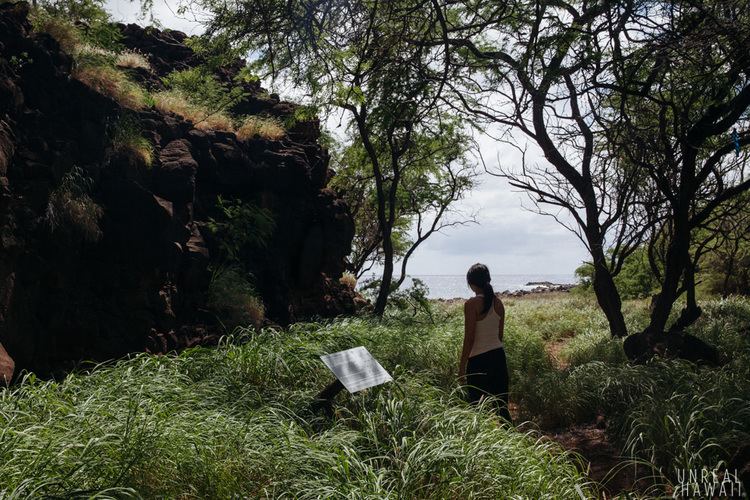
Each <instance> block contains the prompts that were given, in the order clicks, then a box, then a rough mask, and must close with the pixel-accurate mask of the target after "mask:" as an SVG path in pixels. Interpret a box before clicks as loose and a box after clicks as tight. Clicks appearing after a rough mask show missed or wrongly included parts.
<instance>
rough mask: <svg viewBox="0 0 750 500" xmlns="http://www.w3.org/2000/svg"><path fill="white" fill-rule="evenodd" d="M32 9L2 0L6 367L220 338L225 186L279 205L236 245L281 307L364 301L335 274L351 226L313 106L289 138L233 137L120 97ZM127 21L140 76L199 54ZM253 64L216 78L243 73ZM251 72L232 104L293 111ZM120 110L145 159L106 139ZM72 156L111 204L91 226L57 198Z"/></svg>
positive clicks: (277, 310) (324, 309)
mask: <svg viewBox="0 0 750 500" xmlns="http://www.w3.org/2000/svg"><path fill="white" fill-rule="evenodd" d="M27 15H28V6H27V5H26V4H24V3H18V4H9V3H4V4H0V343H2V346H3V348H4V350H0V377H2V376H3V374H4V375H5V376H6V377H7V376H8V373H10V374H11V376H12V373H13V372H14V371H18V370H19V369H32V370H35V371H37V372H40V373H54V372H56V371H58V370H65V369H67V368H69V367H71V366H73V365H74V363H75V362H77V361H79V360H82V359H94V360H99V359H108V358H112V357H116V356H120V355H122V354H125V353H127V352H133V351H142V350H148V351H150V352H168V351H170V350H175V349H182V348H185V347H189V346H192V345H196V344H201V343H209V344H210V343H215V342H216V341H217V339H218V336H219V335H220V334H221V333H222V331H221V329H220V327H219V325H218V322H217V319H216V318H215V317H214V315H213V314H212V313H211V312H210V311H209V308H208V305H207V300H208V299H207V296H208V293H207V292H208V287H209V282H210V279H211V273H210V270H209V266H210V265H212V264H218V263H219V260H220V259H221V258H222V256H221V251H220V245H219V243H218V241H217V240H216V238H215V237H214V236H213V235H212V234H211V232H210V231H208V230H207V228H208V221H209V219H217V220H220V219H221V217H222V212H221V210H220V209H219V207H218V206H217V200H218V199H219V197H222V198H223V199H231V198H234V199H240V200H244V201H247V202H252V203H254V204H255V205H256V206H258V207H261V208H263V209H265V210H267V211H268V213H269V214H270V215H271V217H272V219H273V222H274V224H273V231H272V234H271V235H270V237H269V238H268V241H266V242H265V245H261V246H244V247H242V248H240V255H241V259H242V261H243V264H244V267H245V268H246V270H247V271H248V272H250V273H252V274H253V276H254V281H255V287H256V289H257V291H258V292H259V294H260V295H261V297H262V299H263V302H264V305H265V308H266V311H267V315H268V317H269V319H270V320H271V321H274V322H277V323H279V324H282V325H284V324H287V323H289V322H291V321H295V320H299V319H304V318H308V317H314V316H334V315H338V314H343V313H349V312H353V311H354V303H355V300H356V297H355V293H354V292H353V291H352V290H351V289H350V288H347V287H345V286H343V285H341V284H340V283H339V278H340V277H341V274H342V272H343V271H344V263H345V257H346V255H348V253H349V251H350V246H351V241H352V237H353V234H354V226H353V222H352V219H351V216H350V214H349V210H348V208H347V207H346V205H345V204H344V203H343V201H342V200H341V199H339V198H338V197H337V196H336V195H335V194H334V193H333V192H332V191H331V190H329V189H327V188H326V183H327V180H328V178H329V169H328V161H329V157H328V153H327V151H326V150H325V149H324V148H322V147H321V146H320V145H319V144H317V143H316V142H315V141H316V140H317V139H318V137H319V135H320V131H319V123H318V121H317V120H310V121H304V122H298V123H296V124H294V125H293V126H292V128H291V129H290V131H289V134H288V136H287V137H286V138H284V140H282V141H270V140H264V139H251V140H248V141H238V140H237V138H236V137H235V136H234V134H232V133H227V132H212V131H203V130H197V129H195V128H193V126H192V124H191V123H189V122H187V121H185V120H182V119H181V118H179V117H176V116H174V115H163V114H161V113H160V112H158V111H157V110H155V109H145V110H142V111H139V112H133V111H131V110H126V109H123V108H122V107H120V106H119V105H118V104H117V103H116V102H115V101H114V100H112V99H111V98H109V97H107V96H104V95H101V94H99V93H97V92H96V91H94V90H92V89H90V88H89V87H87V86H86V85H84V84H83V83H81V82H79V81H77V80H76V79H75V78H73V77H72V76H71V65H72V60H71V58H70V57H68V56H67V55H66V54H64V53H63V52H61V51H60V49H59V47H58V46H57V43H56V42H55V41H54V40H53V39H52V38H51V37H49V36H48V35H44V34H34V33H33V32H32V30H31V26H30V24H29V22H28V19H27ZM119 27H120V30H121V31H122V33H123V35H124V43H125V45H126V46H127V47H129V48H131V49H134V50H138V51H140V52H141V53H143V54H144V55H145V56H146V57H147V58H148V60H149V61H150V63H151V65H152V66H153V68H154V72H151V73H149V72H148V71H146V72H141V73H142V74H139V75H138V79H139V80H140V81H142V82H144V83H145V84H146V85H147V86H149V87H151V88H156V89H158V88H159V85H160V83H159V78H160V77H163V76H165V75H166V74H168V73H169V72H171V71H173V70H181V69H186V68H190V67H194V66H195V65H197V64H199V63H200V62H201V61H200V60H199V58H198V56H196V55H195V54H194V53H193V52H192V51H191V50H190V49H189V48H188V47H187V46H186V45H185V44H184V43H183V42H184V40H185V35H184V34H182V33H179V32H175V31H159V30H156V29H144V28H141V27H139V26H136V25H119ZM11 61H13V63H11ZM243 65H244V63H243V62H242V61H238V62H237V63H236V64H233V65H231V66H229V67H226V68H222V69H220V70H219V71H218V72H217V76H218V77H219V78H220V80H221V81H223V82H230V81H233V80H235V77H236V75H237V74H238V72H239V70H240V69H241V68H242V66H243ZM242 85H243V86H244V87H245V90H246V91H247V94H248V97H247V98H246V99H243V100H241V101H240V102H239V103H238V104H237V105H236V109H235V110H234V111H235V112H238V110H240V111H241V112H243V113H262V114H264V115H267V116H276V117H279V118H281V119H286V118H288V117H290V116H292V115H293V114H294V112H295V109H296V105H294V104H292V103H287V102H283V101H280V100H279V99H278V97H277V96H269V95H268V94H267V93H265V91H263V89H261V88H260V86H259V85H258V84H257V83H253V82H247V83H243V84H242ZM126 115H127V116H129V117H131V118H133V117H134V118H135V119H136V120H138V123H139V125H140V128H141V129H142V132H143V136H144V137H145V138H147V139H148V140H149V141H150V142H151V143H152V144H153V146H154V161H153V165H152V166H151V167H148V166H147V165H146V164H145V162H144V161H143V160H142V159H139V157H138V156H137V155H134V154H132V152H131V153H128V152H127V151H122V150H119V149H118V150H113V148H112V146H111V132H112V130H113V129H112V126H113V124H116V123H118V121H119V120H121V119H122V118H123V117H124V116H126ZM74 167H75V168H76V169H77V170H76V171H79V172H81V173H82V174H83V175H84V176H85V177H87V178H90V185H89V186H88V190H87V194H88V196H89V197H90V201H91V203H95V204H96V205H97V206H98V207H100V210H101V218H100V220H99V222H98V224H96V223H94V226H95V227H94V228H91V227H89V226H91V223H90V221H88V219H87V214H86V213H85V211H84V212H72V215H70V219H69V220H68V219H64V218H62V219H61V218H60V217H61V215H60V214H57V213H56V212H55V210H59V207H57V205H55V203H53V201H54V199H55V196H58V195H56V194H55V193H58V192H59V190H60V188H61V183H62V182H63V180H64V179H65V178H66V175H67V174H70V173H71V172H73V168H74ZM74 207H75V206H74ZM89 212H91V210H89ZM55 221H58V222H55ZM60 221H62V222H60ZM87 224H88V226H87ZM78 226H81V227H80V228H79V229H76V227H78ZM87 227H88V229H89V232H88V233H87V232H86V231H84V229H86V228H87ZM94 229H95V230H94ZM87 235H88V236H87ZM5 351H7V354H8V356H7V357H6V356H5ZM14 361H15V369H14V368H13V366H12V365H13V362H14ZM8 367H10V368H8Z"/></svg>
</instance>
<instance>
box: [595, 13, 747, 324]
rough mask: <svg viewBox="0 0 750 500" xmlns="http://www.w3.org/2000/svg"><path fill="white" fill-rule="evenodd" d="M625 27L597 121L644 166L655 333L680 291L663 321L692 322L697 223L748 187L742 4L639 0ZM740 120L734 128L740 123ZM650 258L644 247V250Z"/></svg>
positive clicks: (708, 220)
mask: <svg viewBox="0 0 750 500" xmlns="http://www.w3.org/2000/svg"><path fill="white" fill-rule="evenodd" d="M639 12H640V15H639V16H638V17H637V18H634V20H633V22H632V24H633V27H632V28H631V29H630V31H631V32H633V33H636V32H637V33H638V42H637V43H635V44H632V43H631V44H629V45H630V46H628V44H625V43H624V42H625V40H623V43H622V44H621V45H619V46H616V47H615V48H616V50H615V53H616V55H617V57H616V58H615V61H618V64H617V70H616V71H615V72H614V73H615V74H616V75H617V79H616V80H615V82H614V85H612V86H610V87H609V93H610V95H611V96H612V97H611V99H612V102H613V103H616V105H615V106H614V108H615V109H616V113H613V114H612V115H611V116H610V117H608V120H607V121H606V123H605V124H604V126H603V129H604V130H605V131H607V132H608V133H607V134H606V138H607V140H608V143H609V147H610V148H611V149H612V150H616V151H617V152H618V154H619V155H621V156H622V157H624V158H625V159H626V160H627V162H628V163H632V164H635V165H637V166H639V167H640V168H641V169H642V170H643V171H645V172H647V173H648V182H646V183H643V184H642V185H641V191H643V192H649V193H653V192H656V193H659V194H660V198H661V200H662V203H661V204H659V205H657V206H655V207H654V209H653V210H651V211H650V213H651V214H652V215H656V218H657V220H652V221H651V223H652V224H653V225H654V227H655V228H656V230H654V231H652V243H651V244H650V248H651V249H652V250H653V249H654V248H656V247H657V244H656V243H660V244H661V245H662V247H663V253H662V255H663V256H662V258H661V259H659V260H660V264H661V265H662V266H663V273H660V274H659V278H660V281H661V291H660V293H659V294H658V295H657V296H656V298H655V301H654V307H653V309H652V313H651V319H650V324H649V326H648V328H647V331H649V332H651V333H661V332H663V331H665V329H667V328H666V327H667V321H668V318H669V315H670V312H671V310H672V307H673V304H674V303H675V301H676V300H677V298H678V297H679V296H680V295H681V294H682V293H686V295H687V305H686V307H685V308H684V309H683V311H682V313H681V315H680V317H679V318H678V319H677V321H676V322H675V323H674V324H673V325H672V326H671V327H670V328H669V330H670V331H678V330H681V329H682V328H684V327H685V326H687V325H689V324H690V323H692V322H693V321H695V320H696V319H697V318H698V316H699V315H700V309H699V308H698V306H697V303H696V299H695V272H696V268H697V264H698V261H699V260H700V258H701V256H702V255H703V254H704V253H705V251H706V249H707V246H708V245H709V244H710V243H711V241H713V240H714V237H713V236H712V235H711V234H710V232H709V235H708V237H705V234H706V232H705V231H703V232H702V231H701V229H707V228H709V227H714V228H715V229H719V230H720V229H721V227H720V226H716V225H715V224H712V222H713V221H714V220H715V219H717V218H718V217H719V216H720V214H721V213H720V212H717V210H721V209H722V207H723V208H727V207H729V206H730V204H731V201H732V200H733V199H735V198H736V197H738V196H740V195H741V194H742V193H744V192H745V191H747V190H748V189H750V179H747V178H746V177H745V175H744V170H745V168H746V165H747V160H748V155H747V153H746V152H742V151H741V149H739V148H741V147H742V146H744V145H747V144H749V143H750V131H748V130H747V129H745V130H744V131H741V132H737V133H736V134H735V137H734V138H733V137H732V135H733V134H732V131H733V129H736V128H740V129H742V128H744V127H746V125H747V115H746V113H747V110H748V107H750V38H749V37H748V35H747V26H748V21H750V10H749V9H748V7H747V3H746V2H739V1H735V0H721V1H714V0H711V1H703V0H683V1H670V2H646V3H644V4H643V5H641V7H640V11H639ZM743 126H744V127H743ZM652 259H653V260H655V259H654V258H653V252H652Z"/></svg>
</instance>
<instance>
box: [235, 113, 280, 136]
mask: <svg viewBox="0 0 750 500" xmlns="http://www.w3.org/2000/svg"><path fill="white" fill-rule="evenodd" d="M285 135H286V131H285V130H284V126H283V125H282V123H281V122H280V121H279V120H277V119H275V118H270V117H262V116H248V117H247V118H245V119H244V120H243V122H242V125H241V126H240V128H239V129H237V139H239V140H241V141H245V140H247V139H252V138H253V137H255V136H259V137H261V138H263V139H269V140H272V141H278V140H280V139H282V138H283V137H284V136H285Z"/></svg>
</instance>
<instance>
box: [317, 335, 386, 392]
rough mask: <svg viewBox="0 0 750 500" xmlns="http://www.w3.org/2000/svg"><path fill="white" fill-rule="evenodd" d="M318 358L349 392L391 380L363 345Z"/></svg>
mask: <svg viewBox="0 0 750 500" xmlns="http://www.w3.org/2000/svg"><path fill="white" fill-rule="evenodd" d="M320 359H321V360H322V361H323V363H325V364H326V366H327V367H328V368H329V369H330V370H331V371H332V372H333V374H334V375H336V378H337V379H339V381H340V382H341V383H342V384H343V385H344V387H346V390H347V391H349V392H351V393H355V392H357V391H361V390H362V389H367V388H368V387H374V386H376V385H380V384H384V383H386V382H390V381H391V380H393V379H392V378H391V376H390V374H389V373H388V372H387V371H385V369H384V368H383V367H382V366H380V363H378V361H377V360H376V359H375V358H373V357H372V354H370V351H368V350H367V349H366V348H365V347H364V346H359V347H355V348H353V349H347V350H346V351H339V352H334V353H333V354H325V355H323V356H321V357H320Z"/></svg>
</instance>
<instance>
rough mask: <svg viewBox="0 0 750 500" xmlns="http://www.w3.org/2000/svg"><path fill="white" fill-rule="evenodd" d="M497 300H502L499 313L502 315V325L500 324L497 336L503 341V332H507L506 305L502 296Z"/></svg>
mask: <svg viewBox="0 0 750 500" xmlns="http://www.w3.org/2000/svg"><path fill="white" fill-rule="evenodd" d="M497 301H498V302H500V312H499V313H498V316H500V325H498V332H497V336H498V338H499V339H500V342H502V341H503V334H504V333H505V306H504V305H503V301H502V300H500V297H498V298H497Z"/></svg>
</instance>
